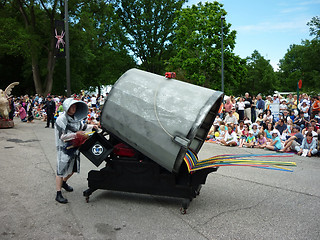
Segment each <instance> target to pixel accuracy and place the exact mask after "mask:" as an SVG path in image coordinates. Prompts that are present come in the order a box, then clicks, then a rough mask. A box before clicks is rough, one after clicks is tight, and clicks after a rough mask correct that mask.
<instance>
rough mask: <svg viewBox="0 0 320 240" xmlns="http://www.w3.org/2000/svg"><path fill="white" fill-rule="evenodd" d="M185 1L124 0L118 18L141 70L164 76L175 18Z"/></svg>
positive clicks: (120, 2) (119, 6)
mask: <svg viewBox="0 0 320 240" xmlns="http://www.w3.org/2000/svg"><path fill="white" fill-rule="evenodd" d="M185 2H186V1H185V0H157V1H156V0H151V1H150V0H121V1H119V5H118V15H119V17H120V19H121V23H122V25H123V31H124V32H125V33H126V37H127V39H128V43H127V45H126V46H127V47H128V49H129V51H131V52H132V53H133V54H134V56H135V57H136V59H137V61H138V62H141V68H142V69H144V70H146V71H149V72H153V73H162V72H163V70H164V69H163V68H164V61H165V60H167V59H168V57H169V56H170V54H169V53H170V50H171V49H170V46H171V39H172V31H173V28H174V18H175V16H176V13H177V11H178V10H180V9H181V7H182V5H183V3H185Z"/></svg>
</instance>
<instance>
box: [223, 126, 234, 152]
mask: <svg viewBox="0 0 320 240" xmlns="http://www.w3.org/2000/svg"><path fill="white" fill-rule="evenodd" d="M220 142H221V143H222V144H223V145H225V146H230V147H231V146H237V145H238V139H237V135H236V133H235V132H234V131H233V127H232V126H230V125H229V126H228V131H227V132H226V134H225V135H224V139H221V140H220Z"/></svg>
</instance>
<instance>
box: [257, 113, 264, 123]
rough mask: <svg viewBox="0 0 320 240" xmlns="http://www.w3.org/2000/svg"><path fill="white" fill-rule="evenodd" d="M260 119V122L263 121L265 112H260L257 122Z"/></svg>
mask: <svg viewBox="0 0 320 240" xmlns="http://www.w3.org/2000/svg"><path fill="white" fill-rule="evenodd" d="M258 121H259V122H263V113H259V114H258V117H257V119H256V123H257V122H258ZM258 124H259V123H258Z"/></svg>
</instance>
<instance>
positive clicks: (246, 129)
mask: <svg viewBox="0 0 320 240" xmlns="http://www.w3.org/2000/svg"><path fill="white" fill-rule="evenodd" d="M248 136H249V125H248V124H244V125H243V130H242V133H241V136H240V141H239V147H242V146H243V144H244V143H245V142H246V140H247V137H248Z"/></svg>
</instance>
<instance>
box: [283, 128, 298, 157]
mask: <svg viewBox="0 0 320 240" xmlns="http://www.w3.org/2000/svg"><path fill="white" fill-rule="evenodd" d="M292 133H293V134H294V135H293V136H291V137H290V138H288V139H287V140H286V141H285V142H284V148H283V149H281V150H280V152H287V151H289V149H290V150H292V151H296V152H298V151H299V147H300V145H301V144H302V140H303V135H302V133H301V132H300V127H299V126H294V127H293V129H292Z"/></svg>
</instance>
